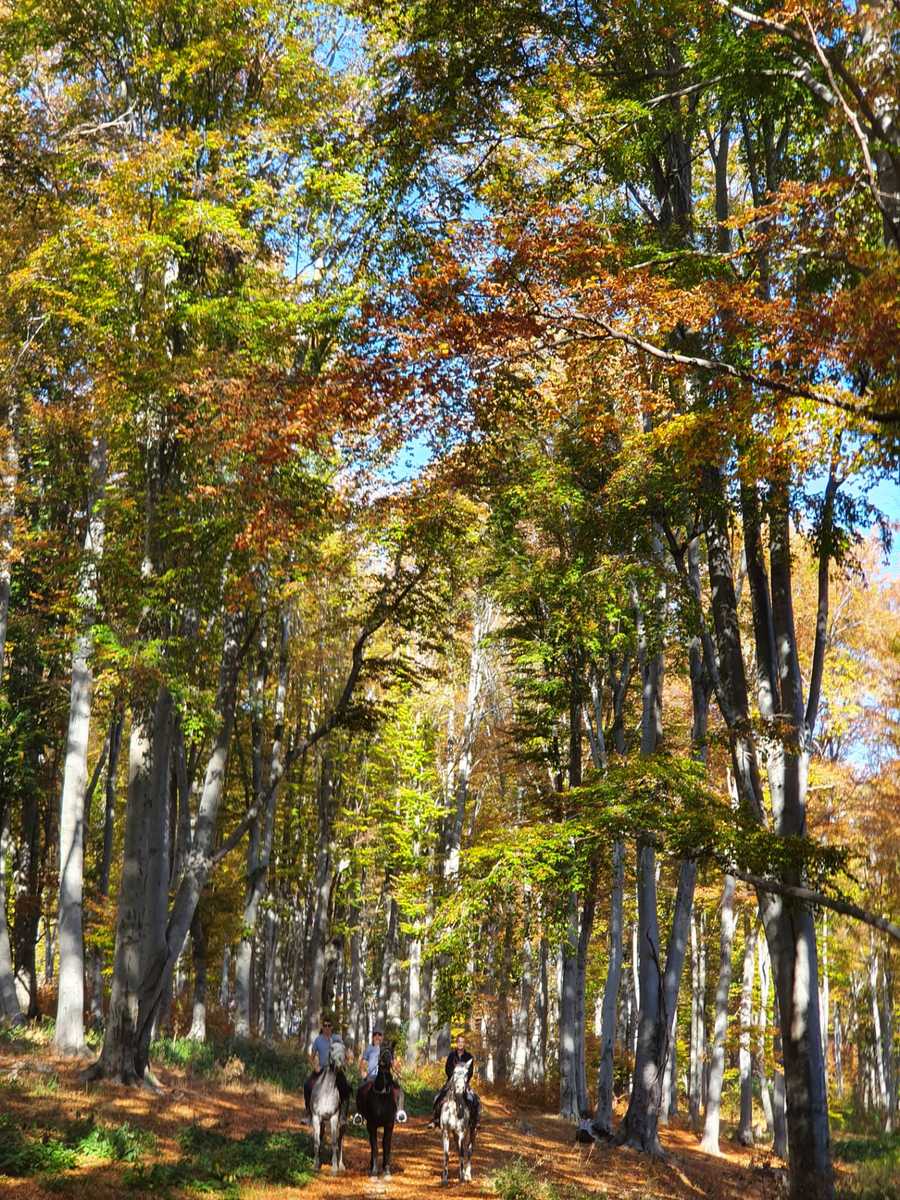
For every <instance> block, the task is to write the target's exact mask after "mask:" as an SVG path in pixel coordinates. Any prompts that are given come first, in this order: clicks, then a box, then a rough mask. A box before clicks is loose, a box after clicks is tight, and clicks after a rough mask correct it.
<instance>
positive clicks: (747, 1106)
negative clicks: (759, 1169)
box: [737, 911, 756, 1146]
mask: <svg viewBox="0 0 900 1200" xmlns="http://www.w3.org/2000/svg"><path fill="white" fill-rule="evenodd" d="M755 975H756V921H755V919H754V917H753V915H752V914H751V913H750V912H748V911H745V912H744V959H743V965H742V970H741V1007H740V1026H741V1028H740V1035H739V1037H740V1041H739V1049H738V1066H739V1069H740V1077H741V1116H740V1122H739V1124H738V1131H737V1140H738V1141H739V1142H740V1144H741V1145H742V1146H752V1145H753V1054H752V1049H751V1036H752V1032H753V980H754V978H755Z"/></svg>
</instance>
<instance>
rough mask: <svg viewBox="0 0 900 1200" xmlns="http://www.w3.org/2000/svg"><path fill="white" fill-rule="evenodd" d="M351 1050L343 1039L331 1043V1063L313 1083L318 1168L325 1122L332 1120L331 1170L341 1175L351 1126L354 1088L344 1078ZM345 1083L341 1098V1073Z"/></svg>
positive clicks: (314, 1131) (312, 1097)
mask: <svg viewBox="0 0 900 1200" xmlns="http://www.w3.org/2000/svg"><path fill="white" fill-rule="evenodd" d="M346 1054H347V1051H346V1047H345V1046H344V1043H343V1042H338V1041H334V1042H332V1043H331V1052H330V1054H329V1055H328V1064H327V1066H326V1067H325V1070H324V1071H323V1072H322V1073H321V1074H320V1075H319V1078H318V1079H317V1080H316V1082H315V1083H314V1084H313V1088H312V1093H311V1095H310V1098H309V1111H310V1115H311V1117H312V1135H313V1145H314V1147H315V1162H316V1168H317V1169H318V1166H319V1148H320V1146H321V1145H322V1132H323V1129H324V1126H325V1122H326V1121H329V1122H330V1123H331V1173H332V1175H337V1173H338V1171H343V1170H344V1169H345V1168H344V1130H345V1129H346V1128H347V1111H348V1109H349V1107H350V1090H349V1087H347V1085H346V1082H345V1081H344V1080H343V1070H344V1059H345V1057H346ZM339 1073H340V1074H341V1081H342V1082H343V1083H344V1090H345V1092H346V1096H345V1098H344V1099H343V1100H342V1099H341V1092H340V1089H339V1086H338V1074H339Z"/></svg>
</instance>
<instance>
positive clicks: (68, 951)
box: [53, 438, 106, 1055]
mask: <svg viewBox="0 0 900 1200" xmlns="http://www.w3.org/2000/svg"><path fill="white" fill-rule="evenodd" d="M90 469H91V496H90V498H89V501H88V512H87V528H86V530H85V535H84V551H83V558H82V567H81V582H80V584H79V589H78V603H79V607H80V609H81V615H80V622H79V623H80V630H79V632H78V635H77V637H76V639H75V648H74V650H73V653H72V684H71V689H70V695H69V725H68V731H67V735H66V753H65V767H64V769H63V785H62V798H61V801H60V813H59V990H58V994H57V1005H56V1031H55V1034H54V1039H53V1041H54V1045H55V1047H56V1049H57V1051H58V1052H59V1053H60V1054H67V1055H82V1054H84V1053H85V1052H86V1050H87V1046H86V1044H85V1040H84V929H83V916H84V912H83V897H84V817H85V813H84V802H85V793H86V791H87V783H88V770H87V766H88V741H89V738H90V728H91V701H92V698H93V687H94V672H93V668H92V666H91V656H92V654H93V648H94V639H93V635H92V633H91V627H92V625H93V622H94V615H95V614H94V610H95V608H96V604H97V578H96V571H97V564H98V562H99V560H100V555H101V554H102V551H103V532H104V515H103V507H102V506H103V491H104V488H105V486H106V443H105V442H104V441H103V440H102V439H100V438H95V439H94V444H93V446H92V448H91V464H90Z"/></svg>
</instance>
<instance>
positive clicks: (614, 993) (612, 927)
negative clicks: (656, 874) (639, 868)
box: [592, 842, 625, 1137]
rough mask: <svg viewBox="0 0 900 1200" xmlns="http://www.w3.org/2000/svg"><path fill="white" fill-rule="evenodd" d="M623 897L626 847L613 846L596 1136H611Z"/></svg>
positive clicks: (595, 1117) (594, 1128) (595, 1115)
mask: <svg viewBox="0 0 900 1200" xmlns="http://www.w3.org/2000/svg"><path fill="white" fill-rule="evenodd" d="M624 895H625V846H624V845H623V843H622V842H615V843H614V845H613V850H612V894H611V898H610V917H609V959H608V962H607V967H606V984H605V987H604V989H603V1008H602V1011H601V1017H600V1065H599V1068H598V1071H597V1109H596V1112H595V1113H594V1120H593V1124H592V1129H593V1130H594V1132H595V1133H596V1134H598V1135H599V1136H605V1137H611V1136H612V1131H613V1130H612V1115H613V1066H614V1050H615V1040H616V1009H617V1005H618V999H619V981H620V979H621V977H622V935H623V929H624V924H623V916H622V904H623V899H624Z"/></svg>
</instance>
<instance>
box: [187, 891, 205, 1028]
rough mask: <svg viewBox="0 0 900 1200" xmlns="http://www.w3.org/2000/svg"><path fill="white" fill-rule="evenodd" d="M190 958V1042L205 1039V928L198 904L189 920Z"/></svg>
mask: <svg viewBox="0 0 900 1200" xmlns="http://www.w3.org/2000/svg"><path fill="white" fill-rule="evenodd" d="M191 959H192V961H193V965H194V997H193V1003H192V1006H191V1027H190V1029H189V1030H188V1038H189V1039H190V1040H191V1041H192V1042H205V1041H206V977H207V959H206V930H205V929H204V928H203V920H202V917H201V914H200V906H199V905H198V906H197V910H196V912H195V913H194V919H193V921H191Z"/></svg>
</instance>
